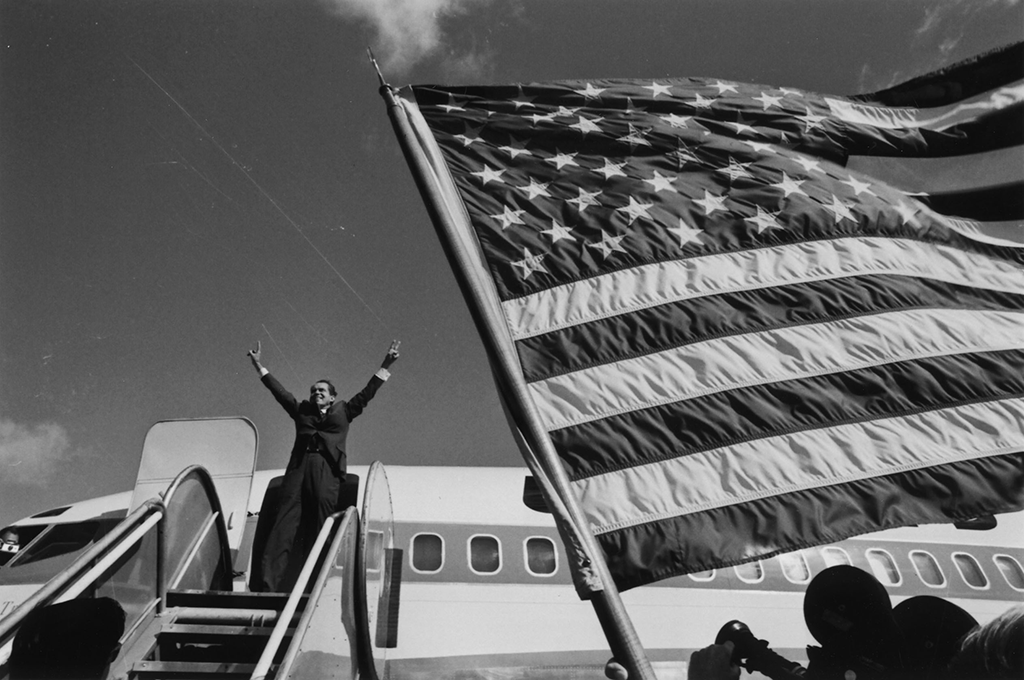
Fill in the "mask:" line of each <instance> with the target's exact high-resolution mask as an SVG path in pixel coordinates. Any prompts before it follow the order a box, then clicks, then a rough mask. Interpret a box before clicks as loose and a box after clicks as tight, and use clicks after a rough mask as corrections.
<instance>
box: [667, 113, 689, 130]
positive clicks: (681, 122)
mask: <svg viewBox="0 0 1024 680" xmlns="http://www.w3.org/2000/svg"><path fill="white" fill-rule="evenodd" d="M659 117H660V118H661V119H662V120H663V121H665V122H666V123H668V124H669V125H671V126H672V127H674V128H685V127H688V125H687V123H689V122H690V120H691V119H692V118H693V116H680V115H679V114H676V113H669V114H666V115H664V116H659Z"/></svg>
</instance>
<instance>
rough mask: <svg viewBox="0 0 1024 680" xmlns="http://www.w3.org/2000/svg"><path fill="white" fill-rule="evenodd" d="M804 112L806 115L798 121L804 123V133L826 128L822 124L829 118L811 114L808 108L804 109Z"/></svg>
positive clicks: (798, 117) (799, 117)
mask: <svg viewBox="0 0 1024 680" xmlns="http://www.w3.org/2000/svg"><path fill="white" fill-rule="evenodd" d="M804 111H806V113H805V114H804V115H802V116H797V119H798V120H802V121H803V122H804V132H810V131H811V130H815V129H817V128H824V127H825V126H824V125H822V124H821V122H822V121H823V120H825V119H826V118H828V116H820V115H818V114H816V113H811V109H810V108H809V107H806V106H805V107H804Z"/></svg>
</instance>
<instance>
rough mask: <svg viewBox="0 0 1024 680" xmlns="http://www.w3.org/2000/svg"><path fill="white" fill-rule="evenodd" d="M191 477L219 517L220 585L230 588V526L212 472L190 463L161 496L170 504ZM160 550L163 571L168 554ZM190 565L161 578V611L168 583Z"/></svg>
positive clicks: (181, 566) (184, 564) (159, 586)
mask: <svg viewBox="0 0 1024 680" xmlns="http://www.w3.org/2000/svg"><path fill="white" fill-rule="evenodd" d="M189 477H195V478H196V479H198V480H199V483H200V484H201V485H202V486H203V490H204V491H205V492H206V496H207V498H208V499H209V501H210V507H211V509H212V510H213V513H214V515H215V516H216V518H217V519H216V520H215V521H216V523H217V533H218V536H219V538H220V541H219V543H220V548H221V551H220V552H221V560H222V561H223V563H224V565H225V569H226V571H225V583H222V584H220V585H221V587H222V588H223V589H225V590H230V589H231V566H232V560H231V546H230V545H229V543H228V528H227V523H226V522H225V520H224V510H223V508H222V507H221V504H220V496H218V495H217V487H216V485H215V484H214V481H213V477H212V476H211V475H210V472H209V471H208V470H207V469H206V468H204V467H203V466H202V465H189V466H188V467H187V468H185V469H184V470H182V471H181V472H179V473H178V475H177V476H176V477H175V478H174V481H172V482H171V483H170V485H169V486H168V487H167V490H166V491H164V492H163V493H162V494H161V497H162V498H163V501H164V505H165V506H167V505H169V504H170V502H171V500H172V498H173V497H174V494H175V492H176V491H177V490H178V488H179V487H180V486H181V485H182V484H183V483H184V482H185V481H186V480H187V479H188V478H189ZM165 521H166V520H165ZM197 538H198V537H197ZM160 552H161V554H160V572H161V573H163V569H164V566H165V564H166V562H167V559H168V556H167V555H164V554H163V550H161V551H160ZM188 566H189V563H188V562H185V563H182V564H181V565H180V566H179V568H178V569H177V571H175V573H173V574H166V578H161V579H160V582H159V583H158V584H157V585H158V588H159V594H160V609H161V611H162V610H163V606H164V600H165V599H166V598H165V595H166V593H167V584H168V583H173V582H174V580H175V579H176V578H177V577H178V575H179V574H180V573H181V572H182V571H184V570H185V569H187V568H188Z"/></svg>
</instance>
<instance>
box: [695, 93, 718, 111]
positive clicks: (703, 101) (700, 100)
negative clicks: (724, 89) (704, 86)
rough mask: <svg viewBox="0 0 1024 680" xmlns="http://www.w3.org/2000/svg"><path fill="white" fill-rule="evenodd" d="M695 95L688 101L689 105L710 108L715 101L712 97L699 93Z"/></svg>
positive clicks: (697, 107) (696, 107)
mask: <svg viewBox="0 0 1024 680" xmlns="http://www.w3.org/2000/svg"><path fill="white" fill-rule="evenodd" d="M695 96H696V97H697V98H696V99H694V100H693V101H692V102H690V106H692V107H693V108H695V109H710V108H711V105H712V104H714V103H715V100H714V99H708V98H707V97H703V96H701V95H700V94H699V93H698V94H696V95H695Z"/></svg>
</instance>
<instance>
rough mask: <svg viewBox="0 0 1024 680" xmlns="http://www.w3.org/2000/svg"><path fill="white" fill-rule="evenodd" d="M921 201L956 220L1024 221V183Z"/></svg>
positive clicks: (929, 197) (955, 193) (939, 196)
mask: <svg viewBox="0 0 1024 680" xmlns="http://www.w3.org/2000/svg"><path fill="white" fill-rule="evenodd" d="M918 199H919V200H920V201H921V202H922V203H925V204H926V205H928V207H929V208H931V209H932V210H934V211H936V212H940V213H943V214H945V215H953V216H956V217H966V218H969V219H975V220H981V221H986V222H988V221H992V222H996V221H1008V220H1019V219H1022V218H1024V182H1016V183H1014V184H1003V185H1000V186H994V187H984V188H981V189H974V190H972V191H956V192H948V193H941V194H928V195H923V196H919V197H918Z"/></svg>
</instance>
